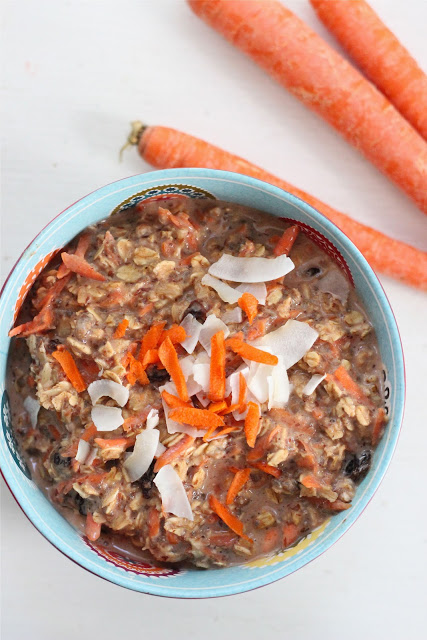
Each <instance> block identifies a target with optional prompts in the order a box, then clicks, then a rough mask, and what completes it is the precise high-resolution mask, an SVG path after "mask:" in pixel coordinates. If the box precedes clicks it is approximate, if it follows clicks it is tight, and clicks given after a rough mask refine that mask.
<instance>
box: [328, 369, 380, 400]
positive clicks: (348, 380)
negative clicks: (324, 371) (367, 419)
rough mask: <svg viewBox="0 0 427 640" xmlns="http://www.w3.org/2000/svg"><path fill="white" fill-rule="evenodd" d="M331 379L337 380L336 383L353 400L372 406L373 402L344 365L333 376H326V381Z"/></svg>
mask: <svg viewBox="0 0 427 640" xmlns="http://www.w3.org/2000/svg"><path fill="white" fill-rule="evenodd" d="M331 378H332V380H334V379H335V382H337V384H338V385H339V386H340V387H342V388H343V389H345V391H347V392H348V393H349V394H350V395H351V396H352V397H353V398H355V399H356V400H358V402H360V403H362V404H366V405H369V406H372V402H371V400H370V399H369V398H368V397H367V395H366V394H365V393H364V392H363V391H362V389H361V388H360V387H359V385H358V384H357V382H355V381H354V380H353V378H352V377H351V376H350V374H349V373H348V371H347V369H345V368H344V367H343V366H342V365H340V366H339V367H338V369H335V371H334V373H333V374H332V376H331V375H330V374H328V375H327V376H326V379H327V380H328V381H329V380H331Z"/></svg>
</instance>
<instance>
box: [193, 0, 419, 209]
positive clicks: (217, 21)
mask: <svg viewBox="0 0 427 640" xmlns="http://www.w3.org/2000/svg"><path fill="white" fill-rule="evenodd" d="M188 2H189V4H190V6H191V8H192V9H193V11H194V12H195V13H196V14H197V15H198V16H200V18H202V19H203V20H204V21H205V22H207V23H208V24H209V25H210V26H211V27H213V28H214V29H216V30H217V31H219V32H220V33H221V34H222V35H223V36H224V37H225V38H227V40H229V41H230V42H231V43H232V44H234V45H235V46H237V47H238V48H239V49H241V50H242V51H243V52H244V53H246V54H247V55H249V56H250V57H251V58H252V59H253V60H254V61H255V62H256V63H257V64H259V65H260V66H261V67H263V69H264V70H265V71H267V73H269V74H270V75H271V76H273V78H275V79H276V80H277V81H278V82H279V83H280V84H281V85H282V86H284V87H286V89H288V90H289V91H290V92H291V93H293V94H294V95H295V96H296V97H297V98H298V99H299V100H301V101H302V102H303V103H304V104H305V105H306V106H308V107H309V108H310V109H312V110H313V111H315V112H316V113H318V114H319V115H320V116H322V117H323V118H324V119H325V120H326V121H327V122H329V124H330V125H332V126H333V127H334V128H335V129H336V130H337V131H338V132H339V133H340V134H341V135H342V136H344V138H345V139H346V140H347V141H348V142H350V143H351V144H352V145H353V146H355V147H356V148H357V149H359V150H360V151H361V152H362V153H363V154H364V155H365V156H366V157H367V158H368V159H369V160H370V161H371V162H372V163H373V164H374V165H375V166H376V167H377V168H378V169H380V171H382V172H383V173H384V174H385V175H387V176H388V177H389V178H390V180H392V181H393V182H394V183H395V184H396V185H398V186H399V187H400V188H401V189H402V190H403V191H405V193H406V194H407V195H408V196H409V197H410V198H412V199H413V200H414V201H415V202H416V204H417V205H418V207H419V208H420V209H421V211H423V212H424V213H427V144H426V142H425V141H424V140H423V139H422V137H421V136H420V135H419V134H418V133H417V132H416V131H415V129H413V128H412V127H411V125H410V124H409V123H408V122H407V121H406V120H405V119H404V118H402V116H401V115H400V113H399V112H398V111H397V110H396V109H395V108H394V107H393V106H392V104H391V103H390V102H389V101H388V100H387V99H386V98H385V97H384V96H383V95H382V94H381V93H380V92H379V91H378V90H377V89H376V88H375V87H374V85H373V84H371V83H370V82H369V81H368V80H366V78H364V77H363V76H362V75H361V74H360V73H359V72H358V71H357V70H356V69H355V68H354V67H352V66H351V64H349V63H348V62H347V61H346V60H344V58H342V57H341V56H340V55H339V54H338V53H337V52H336V51H335V50H334V49H332V48H331V47H330V46H329V45H328V44H327V43H326V42H325V41H324V40H322V38H321V37H320V36H318V35H317V34H316V33H315V32H314V31H312V30H311V29H310V28H309V27H308V26H307V25H306V24H305V23H304V22H303V21H302V20H300V19H299V18H297V16H295V15H294V14H293V13H292V12H291V11H289V10H288V9H286V7H284V6H283V5H282V4H281V3H280V2H278V1H277V0H188Z"/></svg>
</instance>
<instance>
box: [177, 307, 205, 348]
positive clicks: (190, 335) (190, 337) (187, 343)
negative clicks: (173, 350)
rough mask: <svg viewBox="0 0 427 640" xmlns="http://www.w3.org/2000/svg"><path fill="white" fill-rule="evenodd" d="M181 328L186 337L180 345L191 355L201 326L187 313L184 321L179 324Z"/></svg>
mask: <svg viewBox="0 0 427 640" xmlns="http://www.w3.org/2000/svg"><path fill="white" fill-rule="evenodd" d="M181 327H183V329H185V333H186V334H187V337H186V338H185V340H184V341H183V342H181V345H182V346H183V347H184V349H185V350H186V351H187V353H193V351H194V349H195V348H196V344H197V343H198V341H199V335H200V331H201V330H202V324H201V323H200V322H198V321H197V320H196V318H195V317H194V316H192V315H191V313H189V314H188V315H186V316H185V318H184V320H183V321H182V322H181Z"/></svg>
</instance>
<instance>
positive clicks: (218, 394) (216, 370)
mask: <svg viewBox="0 0 427 640" xmlns="http://www.w3.org/2000/svg"><path fill="white" fill-rule="evenodd" d="M224 394H225V343H224V331H218V332H217V333H215V335H213V336H212V338H211V363H210V378H209V393H208V397H209V399H210V400H212V402H219V401H221V400H223V399H224Z"/></svg>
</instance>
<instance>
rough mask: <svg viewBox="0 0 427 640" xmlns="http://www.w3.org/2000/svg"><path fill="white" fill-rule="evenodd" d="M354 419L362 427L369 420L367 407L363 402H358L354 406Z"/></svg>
mask: <svg viewBox="0 0 427 640" xmlns="http://www.w3.org/2000/svg"><path fill="white" fill-rule="evenodd" d="M356 420H357V422H358V423H359V424H361V425H362V427H367V426H368V424H370V422H371V416H370V414H369V409H368V407H366V406H365V405H363V404H359V405H357V407H356Z"/></svg>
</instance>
